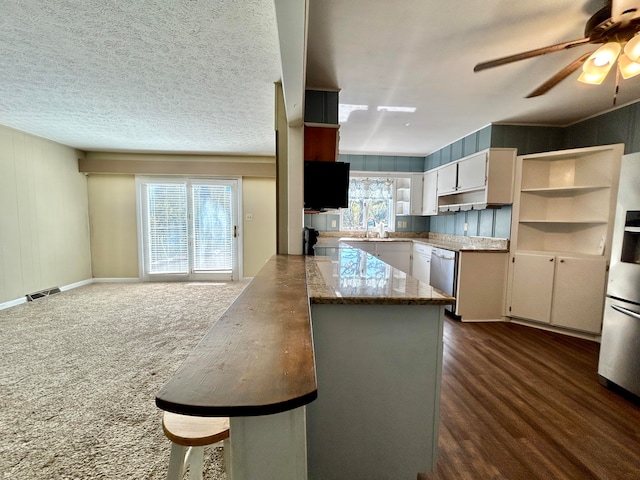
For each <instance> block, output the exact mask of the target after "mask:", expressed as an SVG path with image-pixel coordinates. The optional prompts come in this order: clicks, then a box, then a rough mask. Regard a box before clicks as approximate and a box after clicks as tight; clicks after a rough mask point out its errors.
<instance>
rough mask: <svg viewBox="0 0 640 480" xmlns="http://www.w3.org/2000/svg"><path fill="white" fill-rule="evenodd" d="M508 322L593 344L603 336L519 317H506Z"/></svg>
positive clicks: (598, 341)
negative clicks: (589, 341)
mask: <svg viewBox="0 0 640 480" xmlns="http://www.w3.org/2000/svg"><path fill="white" fill-rule="evenodd" d="M506 318H507V321H510V322H511V323H515V324H517V325H523V326H525V327H531V328H537V329H538V330H546V331H547V332H553V333H560V334H562V335H568V336H569V337H575V338H581V339H583V340H591V341H592V342H596V343H600V339H601V336H600V335H599V334H595V333H589V332H580V331H577V330H569V329H566V328H561V327H556V326H554V325H547V324H544V323H538V322H534V321H528V320H525V319H522V318H517V317H506Z"/></svg>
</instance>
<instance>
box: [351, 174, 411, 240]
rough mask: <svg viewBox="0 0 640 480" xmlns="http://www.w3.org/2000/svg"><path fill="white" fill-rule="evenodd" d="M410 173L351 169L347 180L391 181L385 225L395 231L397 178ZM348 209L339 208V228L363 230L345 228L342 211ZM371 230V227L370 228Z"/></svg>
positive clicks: (360, 229)
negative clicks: (387, 218) (389, 202)
mask: <svg viewBox="0 0 640 480" xmlns="http://www.w3.org/2000/svg"><path fill="white" fill-rule="evenodd" d="M412 173H415V172H375V171H351V172H350V173H349V181H351V179H354V178H371V179H374V178H375V179H384V180H391V181H392V182H393V183H392V194H391V206H390V211H389V225H387V226H386V227H387V231H389V232H395V231H396V201H397V179H399V178H407V177H410V176H411V174H412ZM344 210H348V209H347V208H341V209H340V230H341V231H345V232H365V231H366V227H362V228H359V229H354V228H348V229H345V227H344V223H343V211H344ZM370 230H371V228H370Z"/></svg>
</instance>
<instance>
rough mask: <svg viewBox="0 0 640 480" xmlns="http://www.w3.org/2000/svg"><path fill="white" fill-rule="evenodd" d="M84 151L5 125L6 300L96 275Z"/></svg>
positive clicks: (0, 217) (1, 217)
mask: <svg viewBox="0 0 640 480" xmlns="http://www.w3.org/2000/svg"><path fill="white" fill-rule="evenodd" d="M78 156H79V154H78V152H77V151H76V150H74V149H73V148H70V147H66V146H64V145H60V144H57V143H54V142H51V141H48V140H44V139H42V138H39V137H35V136H32V135H28V134H25V133H23V132H19V131H17V130H13V129H10V128H7V127H3V126H0V303H3V302H9V301H12V300H16V299H19V298H22V297H24V295H26V294H28V293H32V292H35V291H38V290H43V289H46V288H50V287H56V286H58V287H62V286H65V285H70V284H73V283H76V282H80V281H84V280H88V279H90V278H91V252H90V240H89V214H88V200H87V179H86V177H85V176H84V175H83V174H81V173H79V172H78Z"/></svg>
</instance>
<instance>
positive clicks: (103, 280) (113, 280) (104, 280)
mask: <svg viewBox="0 0 640 480" xmlns="http://www.w3.org/2000/svg"><path fill="white" fill-rule="evenodd" d="M93 282H94V283H139V282H140V279H139V278H138V277H123V278H94V279H93Z"/></svg>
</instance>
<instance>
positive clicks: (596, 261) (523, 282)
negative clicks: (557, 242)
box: [509, 253, 607, 333]
mask: <svg viewBox="0 0 640 480" xmlns="http://www.w3.org/2000/svg"><path fill="white" fill-rule="evenodd" d="M513 259H514V261H513V273H512V284H511V302H510V308H509V315H510V316H512V317H518V318H522V319H526V320H533V321H536V322H543V323H548V324H551V325H555V326H558V327H563V328H570V329H573V330H581V331H585V332H590V333H599V332H600V327H601V322H602V309H603V308H604V295H605V278H606V267H607V262H606V259H605V258H604V257H596V256H594V257H577V256H569V255H552V254H548V253H516V254H515V255H514V256H513Z"/></svg>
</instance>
